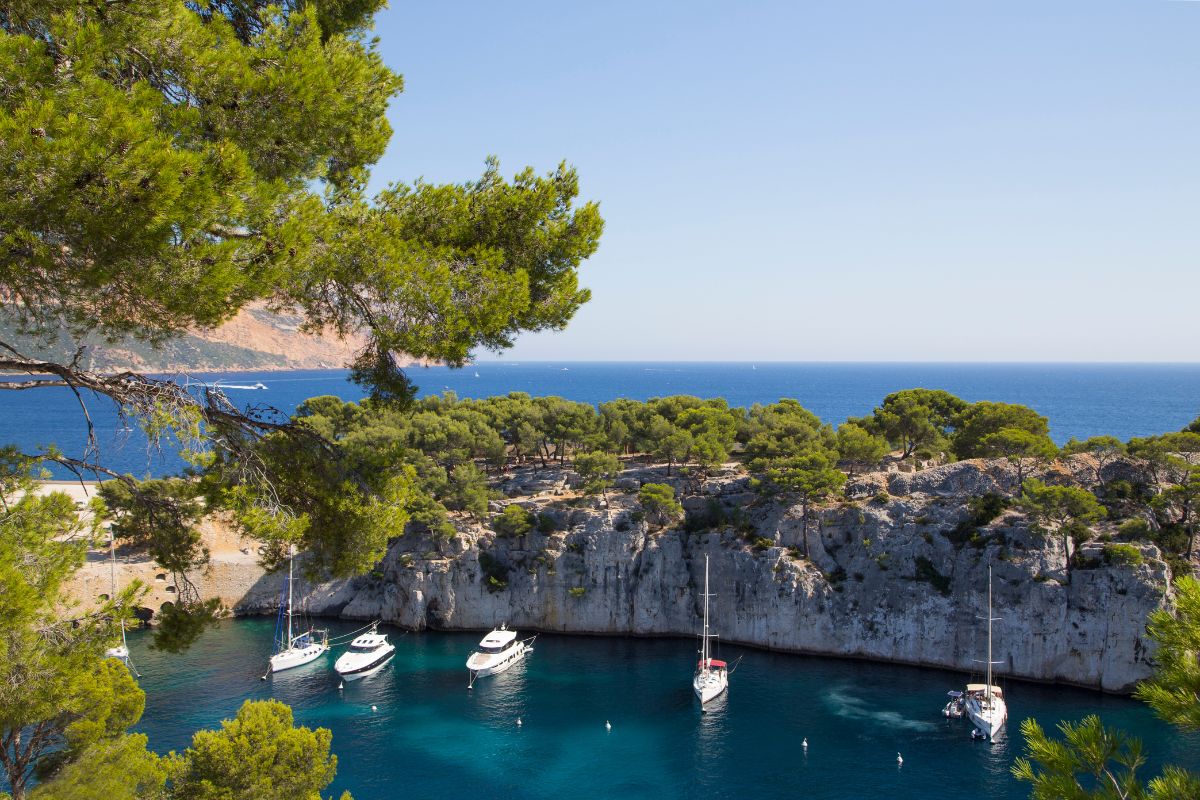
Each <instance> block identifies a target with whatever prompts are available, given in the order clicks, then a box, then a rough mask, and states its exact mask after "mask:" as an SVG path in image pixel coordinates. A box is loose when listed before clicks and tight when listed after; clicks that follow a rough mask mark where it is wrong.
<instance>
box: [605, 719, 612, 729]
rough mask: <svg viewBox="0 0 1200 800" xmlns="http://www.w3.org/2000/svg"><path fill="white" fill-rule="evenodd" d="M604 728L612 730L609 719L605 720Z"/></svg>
mask: <svg viewBox="0 0 1200 800" xmlns="http://www.w3.org/2000/svg"><path fill="white" fill-rule="evenodd" d="M604 730H606V731H611V730H612V723H611V722H609V721H608V720H604Z"/></svg>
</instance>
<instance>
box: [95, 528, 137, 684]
mask: <svg viewBox="0 0 1200 800" xmlns="http://www.w3.org/2000/svg"><path fill="white" fill-rule="evenodd" d="M108 556H109V571H110V573H111V575H112V594H111V595H109V596H110V597H112V598H116V596H117V537H116V536H114V535H113V533H112V531H111V530H110V531H109V534H108ZM104 657H105V658H115V659H117V660H118V661H121V662H123V663H124V664H125V666H126V667H128V668H129V671H130V672H132V673H133V674H134V676H135V677H138V678H140V677H141V675H139V674H138V671H137V669H135V668H134V666H133V660H132V659H130V658H129V642H128V641H126V640H125V618H124V617H121V643H120V644H118V645H113V646H112V647H110V648H108V649H107V650H105V651H104Z"/></svg>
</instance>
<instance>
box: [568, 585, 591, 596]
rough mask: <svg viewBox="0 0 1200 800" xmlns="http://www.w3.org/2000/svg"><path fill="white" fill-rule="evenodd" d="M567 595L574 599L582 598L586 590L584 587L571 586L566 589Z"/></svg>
mask: <svg viewBox="0 0 1200 800" xmlns="http://www.w3.org/2000/svg"><path fill="white" fill-rule="evenodd" d="M567 594H569V595H571V597H576V598H578V597H583V596H584V595H585V594H587V588H586V587H584V586H573V587H572V588H570V589H567Z"/></svg>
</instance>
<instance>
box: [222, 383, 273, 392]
mask: <svg viewBox="0 0 1200 800" xmlns="http://www.w3.org/2000/svg"><path fill="white" fill-rule="evenodd" d="M217 388H218V389H248V390H249V389H265V388H267V385H266V384H265V383H262V382H259V383H255V384H248V383H218V384H217Z"/></svg>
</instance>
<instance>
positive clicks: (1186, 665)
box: [1136, 575, 1200, 731]
mask: <svg viewBox="0 0 1200 800" xmlns="http://www.w3.org/2000/svg"><path fill="white" fill-rule="evenodd" d="M1175 591H1176V594H1175V613H1174V614H1172V613H1171V612H1170V611H1167V610H1165V609H1159V610H1158V611H1155V612H1153V613H1151V614H1150V621H1149V624H1148V625H1147V631H1148V632H1149V634H1150V638H1151V639H1152V640H1154V642H1155V644H1157V645H1158V650H1157V651H1156V652H1155V656H1154V659H1155V662H1156V669H1155V672H1154V676H1153V677H1152V678H1151V679H1150V680H1148V681H1145V682H1143V683H1142V684H1141V685H1140V686H1139V687H1138V690H1137V692H1136V696H1137V697H1138V698H1140V699H1141V700H1144V701H1146V702H1147V703H1149V704H1150V706H1151V707H1152V708H1153V709H1154V710H1155V711H1156V712H1157V713H1158V715H1159V716H1161V717H1162V718H1163V719H1165V720H1167V721H1168V722H1170V723H1172V724H1174V725H1177V726H1179V727H1180V728H1183V729H1184V730H1188V731H1197V730H1200V662H1197V660H1196V654H1197V653H1200V581H1197V580H1196V578H1194V577H1192V576H1191V575H1185V576H1182V577H1179V578H1176V580H1175Z"/></svg>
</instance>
